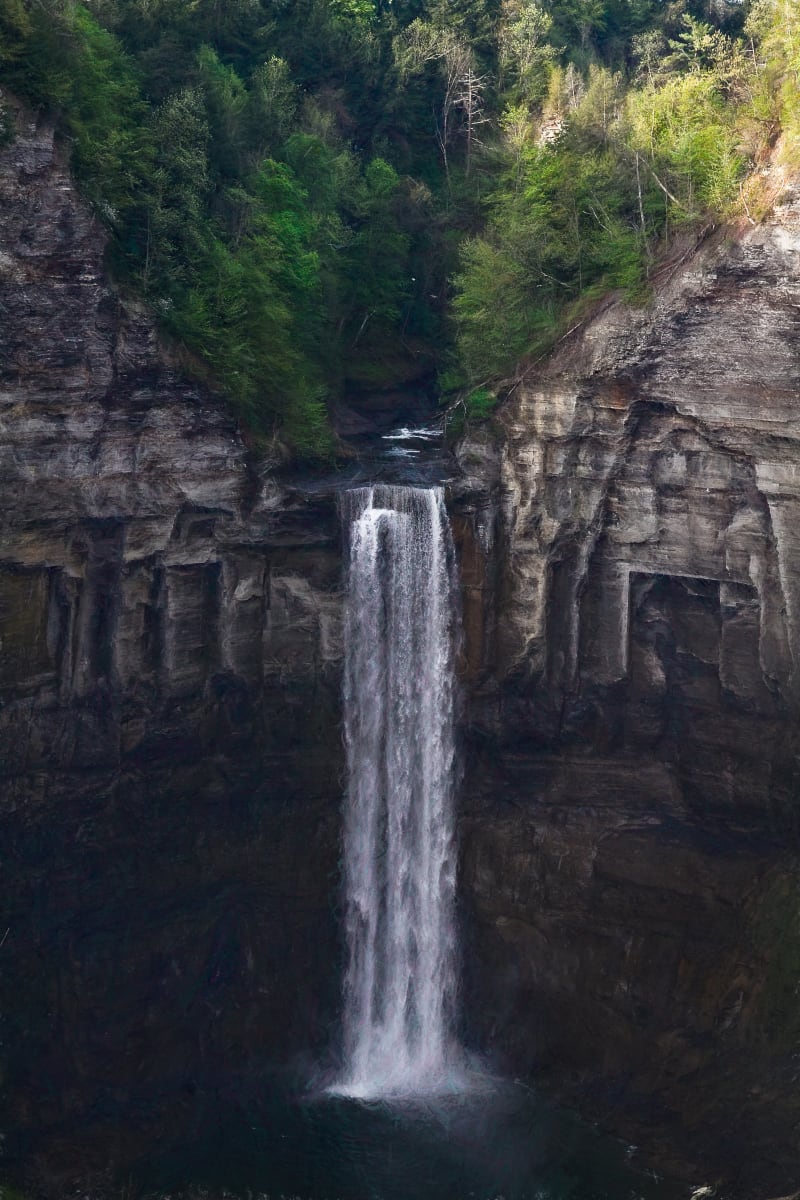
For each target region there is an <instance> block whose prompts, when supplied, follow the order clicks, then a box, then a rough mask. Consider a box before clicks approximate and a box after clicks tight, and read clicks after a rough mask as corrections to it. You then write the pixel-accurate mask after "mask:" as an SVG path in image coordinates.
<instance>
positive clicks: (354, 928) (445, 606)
mask: <svg viewBox="0 0 800 1200" xmlns="http://www.w3.org/2000/svg"><path fill="white" fill-rule="evenodd" d="M344 509H345V511H344V514H343V515H344V518H345V521H346V524H347V527H348V529H349V538H350V559H349V567H348V578H347V601H346V614H345V681H344V710H345V741H346V747H347V766H348V791H347V803H346V814H345V830H344V843H345V849H344V854H345V885H346V898H347V940H348V951H349V966H348V970H347V976H346V980H345V1011H344V1036H345V1072H344V1078H343V1079H342V1080H341V1081H340V1082H339V1083H338V1084H337V1086H336V1087H335V1089H333V1090H335V1091H337V1092H339V1093H340V1094H341V1093H344V1094H347V1095H351V1096H359V1097H364V1098H366V1097H389V1096H413V1095H418V1094H424V1093H432V1092H433V1093H435V1092H442V1091H448V1090H451V1089H452V1088H454V1087H457V1086H458V1083H457V1080H458V1076H459V1074H460V1055H459V1052H458V1048H457V1045H456V1043H455V1039H454V1036H453V1032H452V1028H453V1019H454V1016H455V997H456V937H455V913H454V905H455V836H454V824H455V822H454V811H453V772H454V738H453V696H454V656H455V648H456V636H457V628H458V625H457V612H458V608H457V602H456V592H455V588H454V586H453V546H452V538H451V535H450V526H449V523H448V520H447V513H446V510H445V507H444V500H443V495H442V490H441V488H430V489H425V488H409V487H390V486H386V485H380V486H375V487H372V488H359V489H357V490H354V491H351V492H348V493H346V496H345V503H344Z"/></svg>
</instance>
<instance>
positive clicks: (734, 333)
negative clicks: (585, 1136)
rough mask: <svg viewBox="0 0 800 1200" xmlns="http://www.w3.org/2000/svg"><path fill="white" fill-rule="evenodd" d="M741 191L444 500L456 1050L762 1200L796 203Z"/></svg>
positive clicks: (793, 991) (785, 771)
mask: <svg viewBox="0 0 800 1200" xmlns="http://www.w3.org/2000/svg"><path fill="white" fill-rule="evenodd" d="M765 183H766V185H767V186H769V187H771V188H772V189H773V190H774V192H775V193H776V203H775V207H774V210H773V213H772V215H771V217H770V218H769V219H768V220H767V221H766V222H765V223H764V224H763V225H761V226H758V227H755V226H750V225H743V226H742V227H740V228H737V229H725V230H721V231H718V232H713V231H707V232H706V235H705V236H704V237H703V239H702V240H701V242H700V243H699V244H698V245H694V244H689V243H684V244H680V243H679V244H678V245H676V247H675V248H674V250H673V254H672V258H671V260H669V261H667V262H666V263H665V265H664V266H663V267H662V269H661V270H660V271H659V273H658V274H657V275H656V277H655V278H654V280H653V285H654V293H655V296H654V300H653V302H652V304H650V305H649V306H648V307H647V308H643V309H634V308H631V307H630V306H628V305H626V304H624V303H623V302H622V301H620V300H614V299H612V300H610V301H607V302H605V303H604V304H603V305H602V306H600V308H599V309H597V310H596V311H595V312H594V313H593V314H592V315H591V317H590V318H589V319H588V320H586V321H584V322H583V324H582V326H581V327H580V328H579V329H577V330H575V331H573V332H572V334H570V335H569V336H568V337H567V338H566V339H564V341H563V342H562V343H561V345H560V346H559V348H558V349H557V352H556V353H555V354H554V355H553V356H552V357H551V358H550V359H549V360H548V361H547V362H546V363H543V364H535V365H532V366H528V367H527V369H525V370H523V371H521V373H520V375H519V377H518V379H517V380H516V381H515V383H514V385H513V386H512V388H511V390H510V395H509V398H508V399H507V401H506V402H505V404H504V405H503V406H502V407H501V410H500V412H499V415H498V417H497V421H496V427H495V428H494V429H483V430H480V431H479V432H477V433H475V434H474V435H473V436H471V437H468V438H467V439H465V441H464V442H463V443H462V445H461V447H460V451H459V457H460V462H461V465H462V467H463V470H464V477H463V479H462V480H461V481H460V482H459V483H457V484H456V485H455V486H454V494H455V499H454V505H455V508H456V510H457V512H458V513H459V519H460V522H461V529H462V538H463V542H464V562H465V572H464V574H465V584H466V613H467V657H468V672H469V676H470V679H471V681H472V687H471V689H470V701H469V721H468V727H469V743H470V751H471V756H472V757H471V763H470V766H469V767H468V769H467V777H468V778H469V779H470V787H469V788H468V790H467V794H466V796H465V812H464V815H463V829H462V844H463V870H462V887H463V890H464V893H465V896H466V902H467V904H468V905H469V909H470V925H469V928H470V932H471V937H472V939H473V945H472V947H471V949H470V952H469V953H468V955H467V963H468V971H470V970H471V972H472V973H471V977H470V983H469V984H468V989H469V990H472V989H474V990H476V991H477V992H478V993H479V994H480V995H481V996H482V1003H481V1004H480V1005H478V1006H476V1008H475V1009H474V1010H473V1021H474V1026H475V1035H474V1036H475V1037H476V1039H477V1040H478V1041H479V1042H482V1043H484V1044H487V1043H488V1044H491V1045H493V1046H495V1047H502V1050H503V1060H504V1062H505V1063H506V1064H507V1065H510V1064H513V1065H514V1069H516V1070H520V1069H521V1068H522V1067H527V1068H528V1069H529V1070H531V1071H536V1072H537V1073H538V1075H539V1077H540V1078H541V1077H542V1076H543V1075H544V1074H546V1073H547V1072H548V1071H552V1072H554V1073H555V1074H556V1075H557V1076H558V1079H559V1084H560V1086H562V1087H566V1090H567V1092H568V1093H570V1094H574V1095H578V1096H581V1097H582V1098H583V1100H584V1103H587V1102H588V1103H589V1105H590V1107H592V1109H593V1110H594V1111H596V1112H598V1113H604V1114H605V1115H606V1116H608V1114H609V1113H614V1114H615V1115H616V1119H617V1120H620V1121H621V1122H622V1125H623V1126H624V1127H626V1128H627V1129H628V1130H629V1132H630V1134H631V1136H632V1137H633V1138H634V1139H635V1140H637V1139H638V1138H639V1137H644V1138H645V1139H647V1138H648V1136H649V1135H648V1133H647V1132H646V1129H647V1127H648V1125H649V1124H651V1123H655V1124H657V1123H658V1122H659V1121H661V1122H662V1123H663V1126H664V1127H668V1126H669V1124H670V1122H672V1121H675V1120H677V1121H678V1122H679V1124H680V1125H681V1127H682V1129H683V1131H684V1134H685V1135H686V1140H685V1141H684V1150H685V1149H686V1147H692V1150H693V1153H694V1155H695V1162H696V1164H697V1168H698V1170H700V1171H702V1169H703V1167H702V1164H703V1162H704V1161H705V1163H706V1164H709V1165H710V1164H712V1163H713V1164H716V1168H717V1170H718V1171H719V1172H720V1175H724V1176H726V1177H727V1178H728V1179H731V1178H737V1179H738V1181H739V1185H740V1186H742V1187H744V1188H748V1187H750V1188H752V1189H753V1194H755V1195H762V1196H763V1195H766V1194H768V1190H769V1188H770V1187H775V1188H778V1189H784V1190H788V1189H790V1188H792V1187H796V1186H797V1184H798V1180H799V1179H800V1162H798V1154H797V1129H798V1118H800V1111H798V1107H797V1101H796V1086H795V1082H794V1081H795V1080H796V1077H797V1071H798V1064H800V1008H799V1007H798V994H797V987H798V978H800V975H799V974H798V969H799V968H800V953H799V952H800V923H799V922H800V875H798V865H800V864H799V861H798V838H797V828H798V826H797V820H798V808H797V800H798V776H797V766H798V758H797V754H798V736H797V732H798V719H797V718H798V683H799V682H800V681H799V680H798V674H797V661H798V653H800V642H799V641H798V639H799V638H800V628H798V617H800V608H799V607H798V599H799V598H798V587H800V541H799V540H798V530H800V440H799V439H800V406H799V404H798V402H799V401H800V337H799V336H798V335H799V334H800V188H798V185H797V182H796V180H795V181H793V180H792V179H791V178H786V177H784V173H783V172H782V170H781V169H780V168H779V167H777V166H775V167H772V168H769V169H766V170H765ZM565 1073H566V1074H567V1075H569V1074H570V1073H571V1082H570V1083H566V1081H565ZM623 1114H624V1115H623ZM756 1146H757V1147H758V1149H757V1150H755V1149H754V1148H755V1147H756ZM707 1169H708V1168H707Z"/></svg>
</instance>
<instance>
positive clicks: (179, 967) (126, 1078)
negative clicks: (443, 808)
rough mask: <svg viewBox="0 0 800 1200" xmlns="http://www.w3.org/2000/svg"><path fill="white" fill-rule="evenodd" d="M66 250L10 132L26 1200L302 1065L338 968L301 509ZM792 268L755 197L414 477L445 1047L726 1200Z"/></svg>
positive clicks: (0, 742) (312, 554) (749, 1079)
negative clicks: (281, 1064) (441, 496)
mask: <svg viewBox="0 0 800 1200" xmlns="http://www.w3.org/2000/svg"><path fill="white" fill-rule="evenodd" d="M776 180H777V175H776ZM778 182H779V181H778ZM104 245H105V239H104V235H103V232H102V229H101V227H100V226H99V224H98V223H97V222H96V221H95V220H94V218H93V216H92V214H91V212H90V211H89V210H88V209H87V207H86V206H85V205H84V204H83V203H81V202H80V201H79V199H78V197H77V194H76V191H75V188H74V186H73V184H72V182H71V180H70V176H69V172H68V169H67V158H66V155H65V153H64V151H63V149H62V148H60V147H59V146H58V145H57V144H56V143H55V142H54V138H53V132H52V128H51V127H50V126H48V125H47V124H46V123H43V122H36V121H33V120H32V119H31V118H30V117H29V116H28V115H26V114H24V113H23V114H21V116H20V133H19V136H18V138H17V139H16V140H15V141H14V142H13V143H12V144H11V145H9V146H6V147H5V148H3V150H2V153H1V154H0V423H1V425H0V455H2V471H0V492H1V493H2V495H1V496H0V501H1V503H0V639H2V641H1V644H0V703H1V704H2V707H0V795H1V796H2V804H1V805H0V822H1V823H2V844H3V848H4V850H5V853H4V872H3V911H4V914H5V921H4V924H3V927H2V928H0V954H2V955H3V956H4V958H3V960H2V962H3V973H2V977H0V1019H2V1022H3V1028H2V1042H3V1051H2V1057H3V1072H4V1086H3V1096H4V1101H3V1105H4V1107H3V1112H2V1114H0V1117H1V1118H2V1119H1V1123H2V1125H3V1127H4V1129H5V1131H6V1132H7V1134H8V1137H9V1141H8V1142H7V1145H10V1146H11V1149H12V1151H16V1152H18V1153H19V1154H20V1155H21V1156H22V1157H23V1158H24V1159H25V1160H26V1161H28V1162H35V1163H36V1166H37V1170H38V1174H39V1178H40V1179H44V1180H45V1181H48V1180H49V1191H50V1193H51V1194H53V1195H59V1194H64V1186H63V1180H64V1179H66V1178H68V1177H71V1176H75V1175H84V1174H86V1172H87V1171H88V1170H89V1169H90V1168H91V1167H92V1166H93V1165H98V1166H102V1165H105V1164H107V1163H108V1162H111V1161H115V1162H122V1163H129V1162H130V1161H132V1160H133V1159H135V1157H136V1155H137V1154H139V1153H142V1152H143V1150H144V1149H145V1148H146V1147H148V1146H149V1145H151V1144H152V1141H153V1139H154V1138H155V1137H156V1136H159V1137H160V1136H163V1133H164V1131H165V1130H166V1132H167V1134H168V1135H169V1134H170V1133H171V1132H172V1131H175V1132H176V1134H177V1133H179V1132H180V1131H181V1129H186V1128H189V1127H191V1125H192V1121H193V1119H194V1118H193V1113H194V1110H195V1104H196V1100H197V1097H198V1096H199V1095H202V1094H205V1095H206V1096H207V1095H211V1094H213V1092H214V1089H215V1088H218V1087H220V1086H223V1087H224V1086H226V1085H225V1083H224V1080H225V1079H226V1078H228V1077H229V1073H230V1072H233V1073H234V1074H235V1073H236V1072H238V1071H240V1070H245V1069H247V1068H248V1066H250V1067H253V1066H254V1065H255V1066H254V1069H258V1070H260V1069H261V1067H262V1066H263V1063H264V1062H267V1061H274V1060H275V1059H283V1060H285V1059H286V1058H290V1057H291V1056H292V1055H294V1054H295V1053H297V1052H298V1051H300V1050H307V1051H308V1052H309V1053H310V1054H313V1055H316V1054H317V1052H318V1051H319V1050H320V1048H321V1047H322V1046H324V1045H325V1043H326V1041H327V1039H328V1037H329V1035H330V1032H331V1030H332V1029H335V1028H336V1020H337V1010H338V991H339V981H340V978H341V965H342V964H341V947H340V944H339V934H338V929H339V914H338V913H337V902H338V895H339V891H338V889H339V878H338V856H339V811H340V798H341V797H340V793H341V770H342V763H341V757H342V756H341V739H340V703H339V679H340V670H341V612H340V609H341V598H340V578H341V534H340V529H339V523H338V518H337V515H336V497H335V489H334V488H331V487H324V486H317V485H312V484H310V483H309V481H305V482H304V481H297V480H295V482H294V484H293V485H292V486H288V484H287V483H286V482H285V481H284V482H282V483H279V482H278V481H277V477H276V474H275V472H274V471H272V470H270V469H266V468H264V467H258V466H257V465H256V464H255V462H254V460H253V459H252V457H251V456H250V455H249V453H248V451H247V447H246V445H245V444H244V442H243V440H242V438H241V436H240V434H239V432H238V430H237V428H236V426H235V424H234V423H233V422H232V421H231V419H230V417H229V416H228V415H226V412H225V409H224V407H223V406H222V405H221V404H220V402H219V400H218V398H216V397H215V396H214V395H213V394H212V392H210V391H209V390H208V388H206V387H205V386H203V385H201V384H200V383H198V382H193V381H192V380H191V379H189V378H188V377H187V375H186V374H185V373H184V372H183V371H182V370H181V369H179V366H178V364H176V362H175V361H174V360H173V359H172V357H171V356H170V354H169V353H167V352H166V351H165V349H164V347H163V346H160V345H159V344H158V341H157V338H156V335H155V332H154V328H153V324H152V322H151V320H150V318H149V317H148V315H147V314H146V313H145V312H144V311H142V310H141V309H140V308H139V307H138V306H137V305H136V304H135V303H134V302H132V301H130V300H129V299H127V298H126V297H124V296H123V295H121V294H120V293H119V291H117V290H115V289H114V288H113V287H112V286H110V284H109V281H108V277H107V273H106V272H105V270H104V268H103V252H104ZM798 251H800V198H799V197H798V196H797V194H796V193H795V192H793V191H792V190H791V185H790V184H787V185H786V187H785V188H784V192H783V195H782V196H781V197H779V200H778V204H777V206H776V208H775V210H774V215H773V216H772V217H771V218H770V219H769V220H768V221H767V222H765V223H764V224H763V225H762V226H759V227H757V228H756V227H747V228H743V229H734V230H727V231H724V232H721V233H719V232H718V233H712V234H709V235H708V236H706V237H705V238H704V239H703V241H702V242H701V243H700V244H699V245H698V246H693V245H689V244H688V243H684V244H682V245H681V246H680V247H679V248H676V250H675V254H674V256H673V259H672V261H671V262H670V263H668V264H666V265H665V266H664V267H663V269H662V270H661V271H660V272H659V274H657V275H656V276H655V277H654V279H653V288H654V300H653V303H652V304H651V305H650V306H648V307H647V308H642V309H631V308H630V307H627V306H625V305H624V304H622V303H621V302H619V301H613V300H612V301H610V302H608V303H606V304H605V305H604V306H602V307H601V308H600V310H599V311H597V312H596V313H595V314H594V315H593V316H591V318H589V319H587V321H586V322H585V323H584V325H583V326H582V327H581V328H580V329H579V330H576V331H575V332H573V334H572V335H571V336H570V337H569V338H568V339H566V340H565V341H564V342H563V343H562V344H561V346H560V347H559V349H558V350H557V352H556V354H555V355H554V356H553V357H552V358H551V359H550V360H549V361H548V362H547V363H544V364H537V365H533V366H531V367H530V368H528V369H527V371H525V372H522V373H521V374H520V378H519V379H518V381H517V382H516V384H515V386H514V387H513V388H512V390H511V393H510V395H509V397H508V399H507V400H506V401H505V403H504V405H503V406H502V407H501V410H500V412H499V415H498V417H497V419H496V421H495V422H494V423H493V425H492V426H487V427H484V428H483V429H482V430H480V431H479V432H477V433H475V434H473V435H471V436H470V437H469V438H468V439H466V440H465V441H464V442H463V444H462V445H461V447H460V449H459V458H460V466H461V476H460V477H459V479H458V480H457V481H455V482H454V483H453V486H452V488H451V510H452V520H453V526H454V532H455V534H456V537H457V541H458V545H459V553H460V568H461V581H462V600H463V611H464V654H463V663H462V667H463V670H462V677H463V683H464V688H463V691H464V710H463V725H464V729H463V743H464V746H465V754H466V764H465V770H464V773H463V786H462V801H461V831H460V833H461V859H462V862H461V870H460V884H459V889H460V896H461V906H462V914H461V915H462V918H463V928H464V946H463V953H462V963H463V972H464V988H463V1001H464V1003H463V1008H464V1021H465V1026H466V1028H465V1033H466V1035H467V1036H468V1037H469V1039H470V1040H471V1041H472V1042H473V1043H474V1044H475V1045H476V1046H477V1047H478V1048H479V1049H481V1050H483V1051H484V1052H487V1053H489V1054H490V1055H494V1056H495V1057H496V1059H497V1060H498V1062H499V1063H500V1064H501V1065H502V1066H503V1067H504V1068H505V1069H509V1070H511V1071H512V1072H513V1073H514V1074H516V1075H525V1076H527V1077H532V1078H537V1079H541V1080H543V1079H545V1078H549V1080H550V1081H551V1083H554V1084H555V1086H556V1087H557V1088H559V1089H560V1090H562V1091H563V1092H564V1093H565V1094H567V1095H569V1096H571V1097H578V1098H579V1099H581V1100H582V1101H583V1102H584V1103H585V1104H586V1105H587V1107H588V1108H589V1110H590V1111H593V1112H599V1113H601V1114H602V1115H604V1116H605V1117H606V1119H607V1121H608V1123H609V1124H610V1126H611V1127H612V1128H616V1129H626V1130H628V1131H633V1132H634V1133H635V1135H636V1136H637V1137H638V1136H639V1135H640V1134H641V1135H642V1137H643V1138H647V1144H648V1146H649V1147H650V1151H651V1156H655V1157H656V1158H659V1157H660V1158H661V1159H662V1160H663V1161H664V1162H670V1161H673V1159H674V1160H675V1161H677V1160H680V1161H681V1163H682V1166H681V1169H684V1168H685V1167H686V1163H687V1160H691V1161H693V1162H694V1163H695V1164H696V1166H697V1170H698V1172H701V1171H702V1173H703V1177H704V1178H703V1179H702V1180H701V1179H700V1178H699V1176H697V1177H696V1178H697V1181H698V1182H701V1181H702V1182H705V1181H706V1179H707V1178H708V1173H709V1172H712V1173H713V1172H719V1173H720V1174H723V1173H725V1172H727V1173H728V1174H734V1175H738V1177H739V1180H740V1183H741V1186H742V1188H743V1189H745V1190H747V1188H748V1187H750V1185H751V1183H753V1179H755V1183H754V1184H753V1186H752V1187H750V1190H751V1192H754V1194H756V1195H761V1196H763V1195H765V1194H767V1189H768V1188H769V1187H770V1186H776V1187H780V1188H783V1190H788V1187H789V1186H791V1185H792V1184H793V1183H796V1180H795V1179H794V1177H793V1168H794V1166H795V1165H796V1159H797V1133H796V1125H797V1122H798V1121H800V1111H799V1110H798V1107H797V1099H796V1097H797V1095H798V1094H800V1093H798V1090H797V1086H796V1076H797V1073H798V1063H800V1058H798V1057H797V1056H798V1055H799V1054H800V1015H799V1014H800V1001H799V1000H798V997H797V995H796V989H797V981H798V979H800V927H799V924H798V923H799V922H800V899H799V892H798V866H797V864H798V854H797V834H796V827H797V821H796V811H797V810H796V761H797V760H796V756H797V753H798V749H799V748H798V746H797V742H796V731H797V728H798V721H797V711H798V705H797V689H798V679H797V672H796V665H795V664H796V661H797V658H798V654H800V644H799V642H798V639H800V561H799V559H798V555H800V544H799V542H798V538H799V537H800V535H798V532H797V529H798V525H797V517H798V508H799V506H800V465H798V464H800V446H799V445H798V437H800V425H799V424H798V407H797V400H798V390H799V388H800V361H799V359H798V346H799V345H800V340H799V339H798V336H797V335H798V321H800V317H798V313H800V267H798V263H799V262H800V258H799V257H798ZM226 1073H227V1074H226ZM221 1081H223V1082H221ZM659 1138H661V1139H662V1142H663V1144H662V1145H661V1146H659V1145H658V1144H657V1143H658V1139H659ZM81 1139H83V1141H82V1142H81ZM745 1158H747V1159H749V1160H750V1163H751V1165H752V1168H753V1169H752V1171H751V1174H750V1176H748V1174H747V1163H746V1162H745V1161H744V1160H745Z"/></svg>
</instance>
